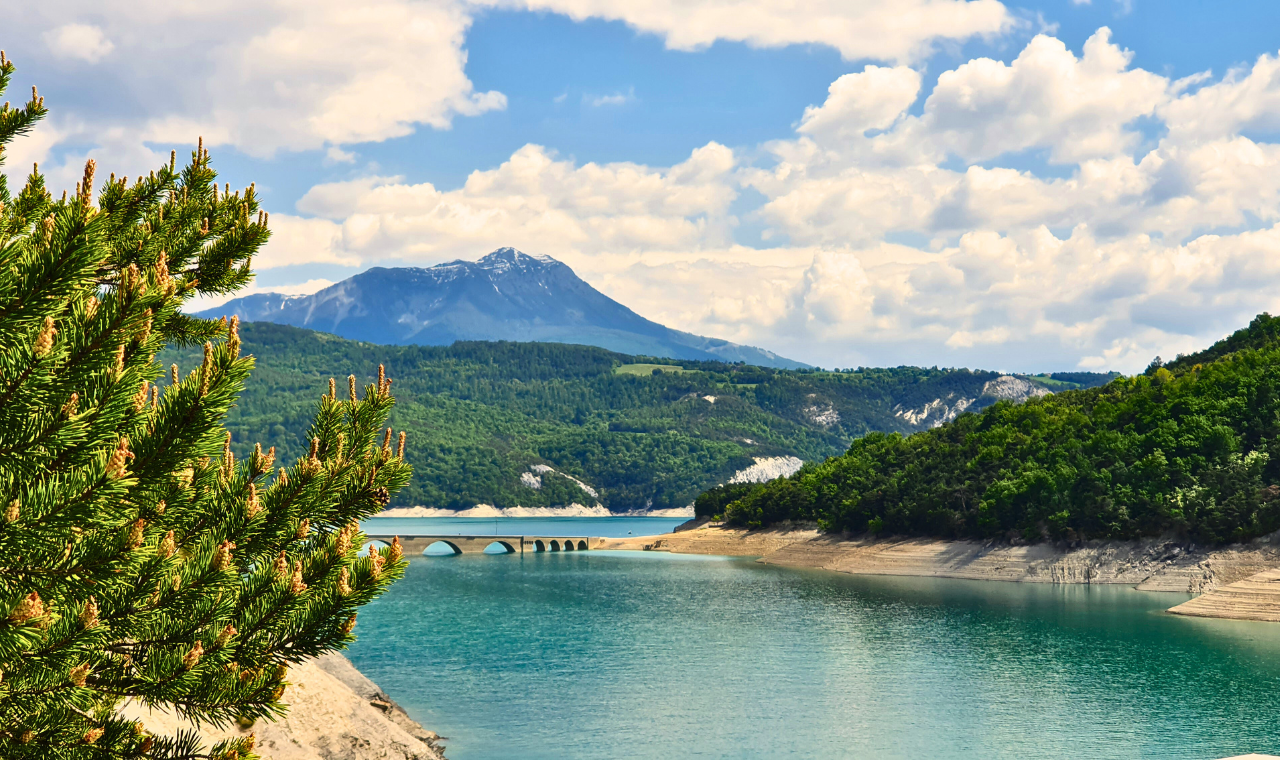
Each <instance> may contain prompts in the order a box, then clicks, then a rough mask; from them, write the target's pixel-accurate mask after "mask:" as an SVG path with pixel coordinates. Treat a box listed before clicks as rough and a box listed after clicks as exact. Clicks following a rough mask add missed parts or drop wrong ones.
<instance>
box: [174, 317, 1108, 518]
mask: <svg viewBox="0 0 1280 760" xmlns="http://www.w3.org/2000/svg"><path fill="white" fill-rule="evenodd" d="M241 334H242V337H243V341H244V350H245V352H246V353H247V354H252V355H253V356H254V357H255V360H256V366H255V368H254V371H253V382H252V383H251V384H249V386H248V388H247V389H246V391H245V392H244V394H243V395H242V396H241V397H240V399H239V402H238V403H237V405H236V406H235V407H234V408H233V409H232V410H231V413H230V416H229V418H228V420H227V428H228V429H229V430H231V431H232V435H233V444H232V445H233V449H234V450H235V451H236V452H237V454H240V453H242V452H249V451H251V450H252V449H253V447H254V444H255V443H259V442H260V443H261V444H262V445H263V447H267V446H275V447H276V451H277V455H278V456H279V457H283V458H285V459H291V458H293V457H296V456H300V455H303V454H305V453H306V448H305V443H304V432H305V431H306V428H307V425H308V424H309V423H310V420H311V415H312V414H313V412H314V406H315V402H316V400H317V399H318V398H319V397H320V396H321V395H322V394H323V393H325V392H326V391H327V390H328V380H329V378H331V377H332V378H336V379H337V381H338V384H339V386H340V387H346V377H347V375H349V374H354V375H355V376H356V377H357V378H358V380H359V383H360V384H361V386H363V384H364V383H366V382H370V380H371V378H373V377H374V376H375V375H376V373H377V366H378V364H379V363H384V364H385V365H386V367H387V372H388V374H389V376H390V377H392V378H393V379H394V392H395V395H396V398H397V404H396V407H395V409H394V411H393V412H392V414H391V420H390V424H392V425H393V426H394V427H395V429H396V430H397V432H398V431H399V430H406V431H408V434H409V440H410V441H411V444H412V445H410V446H409V447H408V452H409V453H408V454H407V457H408V460H409V463H410V464H411V465H412V466H413V470H414V476H413V480H412V482H411V483H410V484H409V485H408V486H407V487H406V488H404V490H402V491H401V492H400V493H399V494H398V495H397V497H396V500H395V502H393V505H395V506H416V505H422V506H429V507H440V508H446V509H465V508H467V507H471V506H475V505H476V504H493V505H496V506H499V507H513V506H525V507H538V506H563V505H567V504H571V503H574V502H577V503H582V504H588V505H590V504H594V503H596V502H597V501H598V502H599V503H601V504H603V505H604V506H605V507H607V508H608V509H610V510H612V511H615V512H626V511H633V510H642V509H650V508H652V509H666V508H673V507H683V506H686V505H688V504H690V503H691V502H692V501H693V500H694V498H695V497H696V496H697V495H698V494H699V493H701V492H702V491H704V490H706V489H708V488H710V487H713V486H715V485H717V484H718V483H723V482H725V481H727V480H728V479H729V477H730V476H731V475H732V474H733V473H734V472H736V471H737V470H740V469H742V468H744V467H747V466H749V465H751V464H752V463H753V462H754V458H755V457H769V456H788V455H789V456H797V457H800V458H801V459H803V460H805V461H821V460H823V459H825V458H827V457H830V456H835V455H837V454H840V453H841V452H843V451H845V450H846V449H847V448H848V446H849V444H850V443H851V442H852V441H853V440H854V439H856V438H858V437H860V436H863V435H866V434H867V433H870V432H872V431H888V432H897V433H912V432H915V431H916V430H918V429H920V427H921V425H917V424H913V423H911V422H910V421H909V420H907V419H905V418H904V417H903V416H901V414H898V415H895V409H898V410H899V412H900V411H901V410H902V409H917V408H920V407H923V406H924V405H926V404H928V403H929V402H931V401H934V400H936V399H946V398H957V399H958V398H964V399H971V400H973V405H972V406H971V407H970V408H980V407H982V406H983V405H984V404H989V403H991V402H993V401H994V399H985V398H982V397H981V394H982V389H983V386H984V385H985V384H986V383H987V382H989V381H991V380H993V379H995V378H997V377H999V375H998V374H997V373H994V372H971V371H969V370H949V369H938V368H932V369H923V368H914V367H899V368H894V369H858V370H848V371H841V372H825V371H819V370H798V371H791V370H772V369H765V368H760V367H754V366H746V365H741V364H724V363H720V362H698V361H676V360H670V359H653V358H646V357H632V356H625V355H623V354H617V353H613V352H610V351H606V350H604V349H599V348H593V347H590V346H578V345H568V344H559V343H514V342H497V343H484V342H474V343H455V344H454V345H452V346H382V345H375V344H370V343H362V342H356V341H349V340H343V339H341V338H337V337H334V336H332V335H328V334H324V333H317V332H312V331H309V330H303V329H298V328H293V327H287V326H283V325H273V324H267V323H253V324H247V325H245V326H244V327H243V329H242V332H241ZM160 361H161V362H162V363H163V364H165V365H166V366H167V365H169V364H170V363H176V364H177V365H178V366H179V368H180V369H181V371H182V372H184V373H185V372H186V371H188V370H189V369H190V368H191V367H193V366H195V365H198V364H199V363H200V361H201V356H200V354H199V352H198V350H196V349H170V350H169V351H167V352H165V354H164V355H162V356H161V357H160ZM639 365H648V366H639ZM1109 377H1110V376H1107V375H1090V374H1085V375H1081V376H1079V377H1076V376H1072V377H1071V378H1065V377H1058V376H1044V377H1037V378H1029V379H1030V380H1031V381H1032V382H1034V383H1037V384H1040V385H1043V386H1044V387H1046V388H1053V389H1054V390H1059V389H1061V388H1064V387H1065V388H1074V387H1079V386H1080V385H1081V384H1084V383H1098V382H1104V381H1106V380H1108V379H1109ZM712 398H714V401H711V400H709V399H712ZM533 466H543V467H541V468H540V469H543V468H545V467H550V468H554V471H550V472H548V471H545V470H544V471H543V472H541V473H539V475H538V477H539V478H540V486H541V487H540V488H539V489H536V490H535V489H534V488H531V487H530V486H529V485H527V482H522V479H521V477H522V475H525V474H532V473H531V472H530V467H533ZM565 475H568V476H570V477H564V476H565ZM571 478H575V479H577V480H580V481H582V482H583V483H585V484H587V485H588V486H590V487H591V488H593V489H594V490H596V491H597V493H598V499H597V498H593V497H591V496H590V495H589V494H587V493H586V492H584V491H583V489H582V488H581V486H579V485H578V483H576V482H575V481H574V480H572V479H571Z"/></svg>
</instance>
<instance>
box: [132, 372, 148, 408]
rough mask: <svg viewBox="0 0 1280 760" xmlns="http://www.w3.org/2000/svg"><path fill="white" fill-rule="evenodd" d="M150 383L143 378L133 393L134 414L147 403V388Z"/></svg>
mask: <svg viewBox="0 0 1280 760" xmlns="http://www.w3.org/2000/svg"><path fill="white" fill-rule="evenodd" d="M150 385H151V383H149V382H147V381H146V380H143V381H142V384H141V385H139V386H138V392H137V393H135V394H133V411H134V413H135V414H136V413H137V412H140V411H142V407H144V406H146V405H147V390H148V386H150Z"/></svg>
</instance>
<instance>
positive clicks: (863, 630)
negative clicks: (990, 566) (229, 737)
mask: <svg viewBox="0 0 1280 760" xmlns="http://www.w3.org/2000/svg"><path fill="white" fill-rule="evenodd" d="M1186 598H1187V597H1186V596H1181V595H1170V594H1151V593H1143V592H1138V591H1133V590H1131V589H1127V588H1116V587H1088V586H1045V585H1032V584H1012V583H997V582H974V581H958V580H945V579H920V578H885V577H868V576H847V575H840V574H836V573H828V572H823V571H803V570H792V569H783V568H775V567H769V566H766V565H760V564H758V563H755V562H752V561H750V560H744V559H731V558H719V557H694V556H681V555H667V554H661V553H659V554H653V553H633V552H582V553H573V554H526V555H523V556H519V555H501V556H483V555H467V556H459V557H429V558H423V559H420V560H415V561H413V562H412V563H411V564H410V567H409V570H408V573H407V575H406V577H405V578H404V580H403V581H401V582H400V583H398V584H397V585H396V586H395V587H394V588H393V589H392V590H391V591H390V592H389V593H388V594H387V595H386V596H384V597H383V598H382V599H380V600H378V601H377V602H375V603H374V604H372V605H370V606H369V608H368V609H367V610H366V611H364V612H362V613H361V615H360V623H359V625H358V626H357V628H356V633H357V634H358V636H359V637H360V638H359V641H357V643H356V644H355V645H354V646H353V647H352V649H351V651H350V652H349V656H350V657H351V659H352V661H353V662H354V663H355V664H356V666H357V667H359V668H360V669H361V670H363V671H364V672H365V673H366V674H367V675H369V676H370V677H371V678H373V679H374V680H375V681H377V682H378V683H379V684H380V685H382V687H383V688H384V689H386V691H387V692H388V693H389V694H391V696H392V697H393V698H395V699H396V700H397V701H399V702H400V704H402V705H403V706H404V707H405V708H406V709H407V710H408V711H409V713H410V714H411V715H413V716H414V717H415V718H416V719H418V720H419V721H421V722H422V723H423V725H425V726H427V727H428V728H430V729H432V730H435V731H437V732H439V733H440V734H442V735H444V736H447V737H449V739H450V740H449V742H448V755H449V757H450V758H451V760H482V759H483V760H489V759H496V758H558V759H566V758H567V759H576V758H681V757H711V758H721V757H724V758H828V757H830V758H839V757H854V758H862V757H866V758H1019V759H1024V758H1135V757H1152V758H1216V757H1225V756H1228V755H1234V754H1243V753H1245V752H1270V753H1276V754H1280V718H1278V717H1277V716H1280V711H1278V710H1277V708H1280V689H1278V688H1277V687H1280V626H1274V625H1270V624H1264V623H1239V622H1229V621H1208V620H1196V619H1188V618H1179V617H1175V616H1173V615H1167V614H1164V613H1163V610H1164V609H1165V608H1166V607H1168V606H1170V605H1173V604H1176V603H1178V602H1180V601H1182V600H1184V599H1186Z"/></svg>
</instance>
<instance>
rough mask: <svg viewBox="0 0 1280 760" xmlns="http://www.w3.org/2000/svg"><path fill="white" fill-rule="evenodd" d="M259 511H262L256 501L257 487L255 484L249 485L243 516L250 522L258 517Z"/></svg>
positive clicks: (260, 505)
mask: <svg viewBox="0 0 1280 760" xmlns="http://www.w3.org/2000/svg"><path fill="white" fill-rule="evenodd" d="M260 511H262V504H261V503H259V500H258V486H257V484H255V483H250V484H249V498H248V500H247V501H246V502H245V514H246V515H248V517H249V519H250V520H252V519H253V518H255V517H257V516H258V512H260Z"/></svg>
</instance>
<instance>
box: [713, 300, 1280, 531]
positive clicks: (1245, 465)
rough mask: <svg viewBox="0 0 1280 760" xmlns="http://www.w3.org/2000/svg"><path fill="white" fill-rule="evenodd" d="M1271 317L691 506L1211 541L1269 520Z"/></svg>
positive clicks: (1271, 525) (849, 522)
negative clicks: (1120, 372) (1083, 385)
mask: <svg viewBox="0 0 1280 760" xmlns="http://www.w3.org/2000/svg"><path fill="white" fill-rule="evenodd" d="M1278 338H1280V319H1276V318H1273V317H1271V316H1269V315H1266V314H1263V315H1260V316H1258V317H1257V318H1256V319H1255V320H1254V321H1253V322H1252V323H1251V324H1250V325H1249V326H1248V327H1247V328H1245V329H1242V330H1240V331H1238V332H1236V333H1235V334H1234V335H1232V336H1230V337H1229V338H1226V339H1224V340H1222V341H1219V342H1218V343H1216V344H1214V345H1213V346H1212V347H1211V348H1209V349H1207V350H1205V351H1203V352H1201V353H1198V354H1193V355H1191V356H1180V357H1178V358H1177V359H1176V360H1174V361H1172V362H1170V363H1168V364H1165V363H1163V362H1161V361H1160V360H1159V359H1157V360H1156V361H1155V362H1153V363H1152V365H1151V366H1150V367H1149V368H1148V369H1147V371H1146V372H1145V373H1144V374H1142V375H1139V376H1137V377H1132V378H1118V379H1115V380H1113V381H1112V382H1110V383H1108V384H1107V385H1105V386H1103V387H1097V388H1092V389H1082V390H1071V391H1066V392H1062V393H1058V394H1055V395H1052V396H1046V397H1042V398H1037V399H1033V400H1030V401H1027V402H1026V403H1023V404H1011V403H1007V402H1000V403H996V404H994V405H992V406H990V407H988V408H987V409H985V410H983V411H981V412H979V413H975V414H965V415H961V416H960V417H958V418H957V419H956V420H955V421H954V422H951V423H949V424H945V425H942V426H940V427H938V428H935V429H931V430H927V431H923V432H919V433H916V434H914V435H906V436H904V435H901V434H898V433H890V432H883V433H882V432H877V433H871V434H869V435H866V436H864V437H862V438H859V439H858V440H857V441H855V442H854V443H853V445H852V446H851V447H850V448H849V450H848V451H847V452H846V453H845V454H843V455H841V456H838V457H833V458H831V459H828V460H826V461H822V462H812V463H809V464H807V465H806V466H805V467H803V468H802V469H801V470H800V471H799V472H797V473H796V474H795V475H794V476H792V477H791V478H788V479H779V480H775V481H773V482H770V483H767V484H764V485H760V486H751V487H737V488H734V487H730V488H716V489H712V490H711V491H709V492H707V493H704V494H703V495H701V496H700V497H699V499H698V501H697V506H696V509H697V511H698V512H699V514H703V515H714V514H719V515H722V516H723V517H724V518H725V519H726V520H727V521H728V522H729V523H731V524H734V525H741V526H750V527H759V526H764V525H769V524H772V523H776V522H780V521H783V520H798V521H816V522H817V523H819V525H820V526H821V527H822V528H823V529H824V530H827V531H848V532H855V533H862V532H870V533H884V534H893V535H931V536H941V537H974V538H989V537H998V538H1005V539H1014V540H1026V541H1036V540H1043V539H1068V540H1072V539H1090V538H1110V539H1132V538H1136V537H1139V536H1154V535H1163V534H1177V535H1180V536H1185V537H1188V538H1191V539H1194V540H1199V541H1205V542H1211V543H1217V542H1225V541H1234V540H1242V539H1248V538H1251V537H1255V536H1260V535H1264V534H1267V533H1271V532H1272V531H1275V530H1277V529H1278V528H1280V498H1278V497H1280V486H1277V485H1276V484H1277V483H1280V340H1278Z"/></svg>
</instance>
